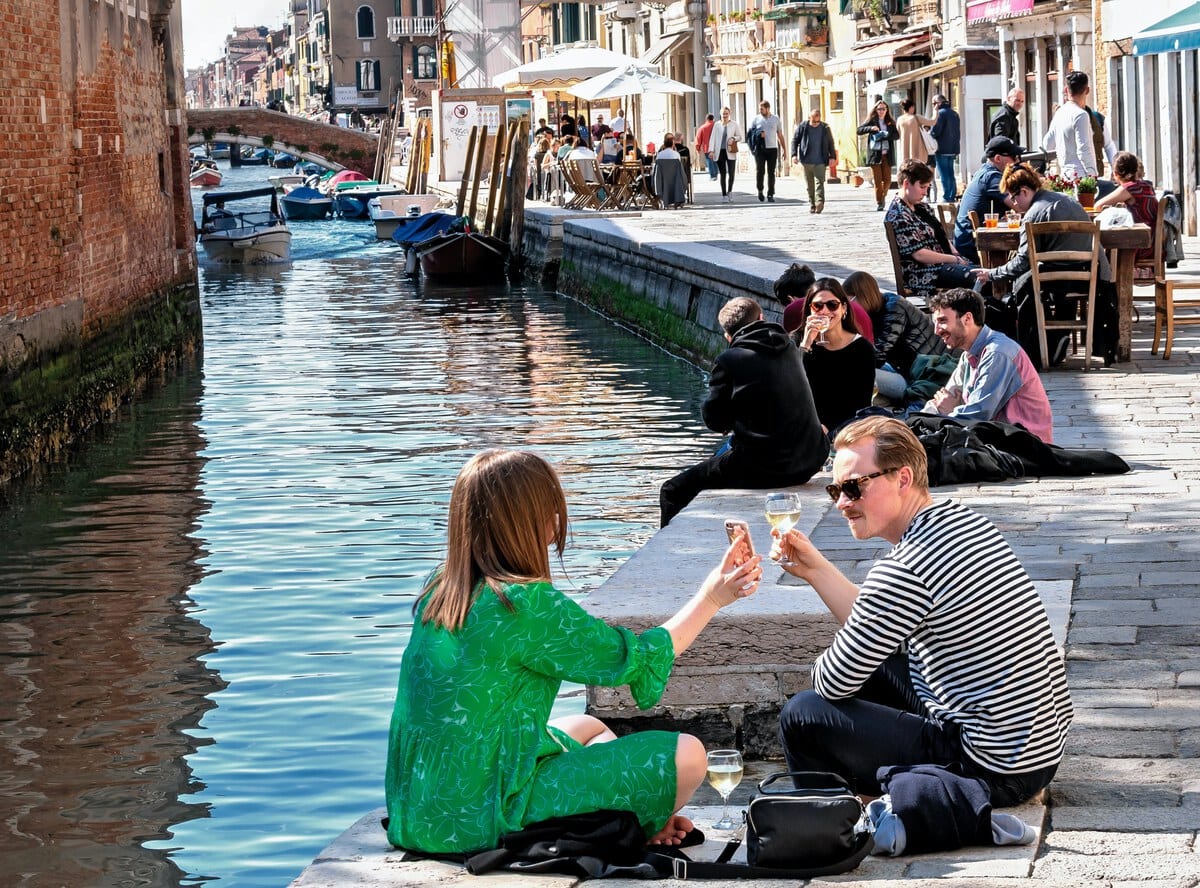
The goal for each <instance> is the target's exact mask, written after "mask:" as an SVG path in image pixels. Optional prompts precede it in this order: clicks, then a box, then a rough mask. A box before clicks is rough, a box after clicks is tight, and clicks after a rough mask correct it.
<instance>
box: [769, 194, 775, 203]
mask: <svg viewBox="0 0 1200 888" xmlns="http://www.w3.org/2000/svg"><path fill="white" fill-rule="evenodd" d="M767 203H775V195H773V194H768V195H767Z"/></svg>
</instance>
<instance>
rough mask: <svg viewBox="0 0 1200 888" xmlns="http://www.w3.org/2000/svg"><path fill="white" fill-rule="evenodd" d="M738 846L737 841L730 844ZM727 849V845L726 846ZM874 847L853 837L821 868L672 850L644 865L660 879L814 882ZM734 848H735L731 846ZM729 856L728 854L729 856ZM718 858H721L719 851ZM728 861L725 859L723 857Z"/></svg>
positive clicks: (867, 838)
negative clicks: (764, 863)
mask: <svg viewBox="0 0 1200 888" xmlns="http://www.w3.org/2000/svg"><path fill="white" fill-rule="evenodd" d="M734 842H737V844H740V843H741V840H740V839H737V840H734V841H731V842H730V844H734ZM726 847H727V848H728V846H726ZM874 847H875V841H874V839H873V838H872V837H871V834H870V833H865V832H864V833H860V834H859V835H857V836H855V839H854V847H853V849H852V850H851V851H850V853H848V854H847V855H846V856H845V857H843V858H842V859H841V860H837V861H834V862H833V863H829V864H826V865H825V866H815V867H807V868H804V869H779V868H776V867H773V866H750V865H749V864H747V863H724V862H721V858H718V859H717V862H715V863H706V862H705V861H702V860H692V859H691V858H690V857H688V856H687V855H686V854H685V853H684V852H682V851H677V850H672V851H671V853H670V854H663V853H661V852H658V851H652V852H650V853H649V854H647V855H646V862H647V863H648V864H650V865H651V866H652V867H654V870H655V872H657V873H658V874H659V876H661V877H662V878H664V879H816V878H819V877H821V876H836V875H838V874H839V873H847V872H849V871H850V870H852V869H854V868H855V867H856V866H858V865H859V864H860V863H862V862H863V860H864V859H865V858H866V856H867V855H868V854H870V853H871V851H872V849H873V848H874ZM735 848H736V845H735ZM730 856H732V853H731V854H730ZM721 857H725V852H724V851H722V853H721ZM726 860H728V858H726Z"/></svg>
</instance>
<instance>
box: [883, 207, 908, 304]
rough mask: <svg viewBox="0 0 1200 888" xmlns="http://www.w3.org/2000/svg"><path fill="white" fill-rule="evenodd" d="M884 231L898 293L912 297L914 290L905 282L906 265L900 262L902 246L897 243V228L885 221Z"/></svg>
mask: <svg viewBox="0 0 1200 888" xmlns="http://www.w3.org/2000/svg"><path fill="white" fill-rule="evenodd" d="M883 231H884V233H885V234H886V235H887V242H888V250H889V251H890V252H891V254H892V273H893V274H894V275H895V276H896V294H897V295H898V296H901V297H902V298H904V299H911V298H912V295H913V292H912V290H910V289H909V288H908V285H907V284H905V283H904V266H903V265H901V264H900V247H899V246H897V245H896V230H895V228H893V227H892V223H891V222H887V221H885V222H884V223H883Z"/></svg>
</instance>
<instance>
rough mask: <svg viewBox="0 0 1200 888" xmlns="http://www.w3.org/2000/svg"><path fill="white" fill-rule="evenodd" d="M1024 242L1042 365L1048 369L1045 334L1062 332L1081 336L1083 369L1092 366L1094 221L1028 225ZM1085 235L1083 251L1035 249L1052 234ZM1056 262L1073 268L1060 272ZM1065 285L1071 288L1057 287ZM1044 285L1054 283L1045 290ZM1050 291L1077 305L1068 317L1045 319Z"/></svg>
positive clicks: (1097, 248)
mask: <svg viewBox="0 0 1200 888" xmlns="http://www.w3.org/2000/svg"><path fill="white" fill-rule="evenodd" d="M1025 224H1026V229H1025V235H1026V237H1025V239H1026V241H1027V242H1028V243H1029V265H1030V271H1031V272H1032V275H1033V281H1032V284H1033V305H1034V309H1035V310H1036V312H1037V326H1038V345H1039V346H1040V347H1041V356H1040V358H1041V365H1042V369H1043V370H1046V369H1048V368H1049V366H1050V360H1049V355H1050V353H1049V351H1047V349H1046V331H1047V330H1061V331H1064V332H1067V333H1071V334H1074V333H1076V332H1079V333H1082V334H1083V368H1084V369H1085V370H1088V369H1091V365H1092V321H1093V318H1094V316H1095V310H1096V276H1097V270H1098V268H1099V260H1100V227H1099V226H1098V225H1096V223H1094V222H1027V223H1025ZM1066 234H1071V235H1085V236H1086V237H1087V238H1088V242H1089V243H1090V244H1091V246H1090V248H1089V249H1086V250H1047V249H1038V244H1039V243H1045V240H1044V239H1045V238H1050V237H1053V236H1055V235H1066ZM1059 263H1064V264H1066V263H1069V264H1071V265H1073V266H1075V267H1073V268H1070V269H1061V268H1056V267H1054V266H1055V265H1056V264H1059ZM1060 283H1068V284H1072V285H1073V286H1069V287H1066V288H1063V287H1060V286H1058V285H1059V284H1060ZM1047 284H1055V286H1054V287H1050V288H1048V287H1047V286H1046V285H1047ZM1047 290H1052V291H1053V295H1054V297H1055V298H1057V299H1069V300H1071V301H1072V302H1074V303H1076V304H1077V307H1076V309H1075V311H1074V312H1073V313H1072V316H1071V317H1069V318H1047V317H1046V311H1045V308H1044V306H1043V304H1042V296H1043V293H1046V292H1047Z"/></svg>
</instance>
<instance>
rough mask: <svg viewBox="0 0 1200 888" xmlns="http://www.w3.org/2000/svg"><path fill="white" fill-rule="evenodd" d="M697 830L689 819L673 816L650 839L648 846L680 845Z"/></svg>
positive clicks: (677, 815) (680, 815) (678, 815)
mask: <svg viewBox="0 0 1200 888" xmlns="http://www.w3.org/2000/svg"><path fill="white" fill-rule="evenodd" d="M695 828H696V824H694V823H692V821H691V820H689V819H688V818H687V817H684V816H683V815H682V814H672V815H671V817H670V818H669V819H668V820H667V825H666V826H664V827H663V828H662V829H660V830H659V831H658V832H656V833H655V834H654V835H653V836H651V837H650V841H648V842H646V844H647V845H678V844H679V843H680V842H682V841H683V837H684V836H686V835H687V834H688V833H690V832H691V831H692V830H693V829H695Z"/></svg>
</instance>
